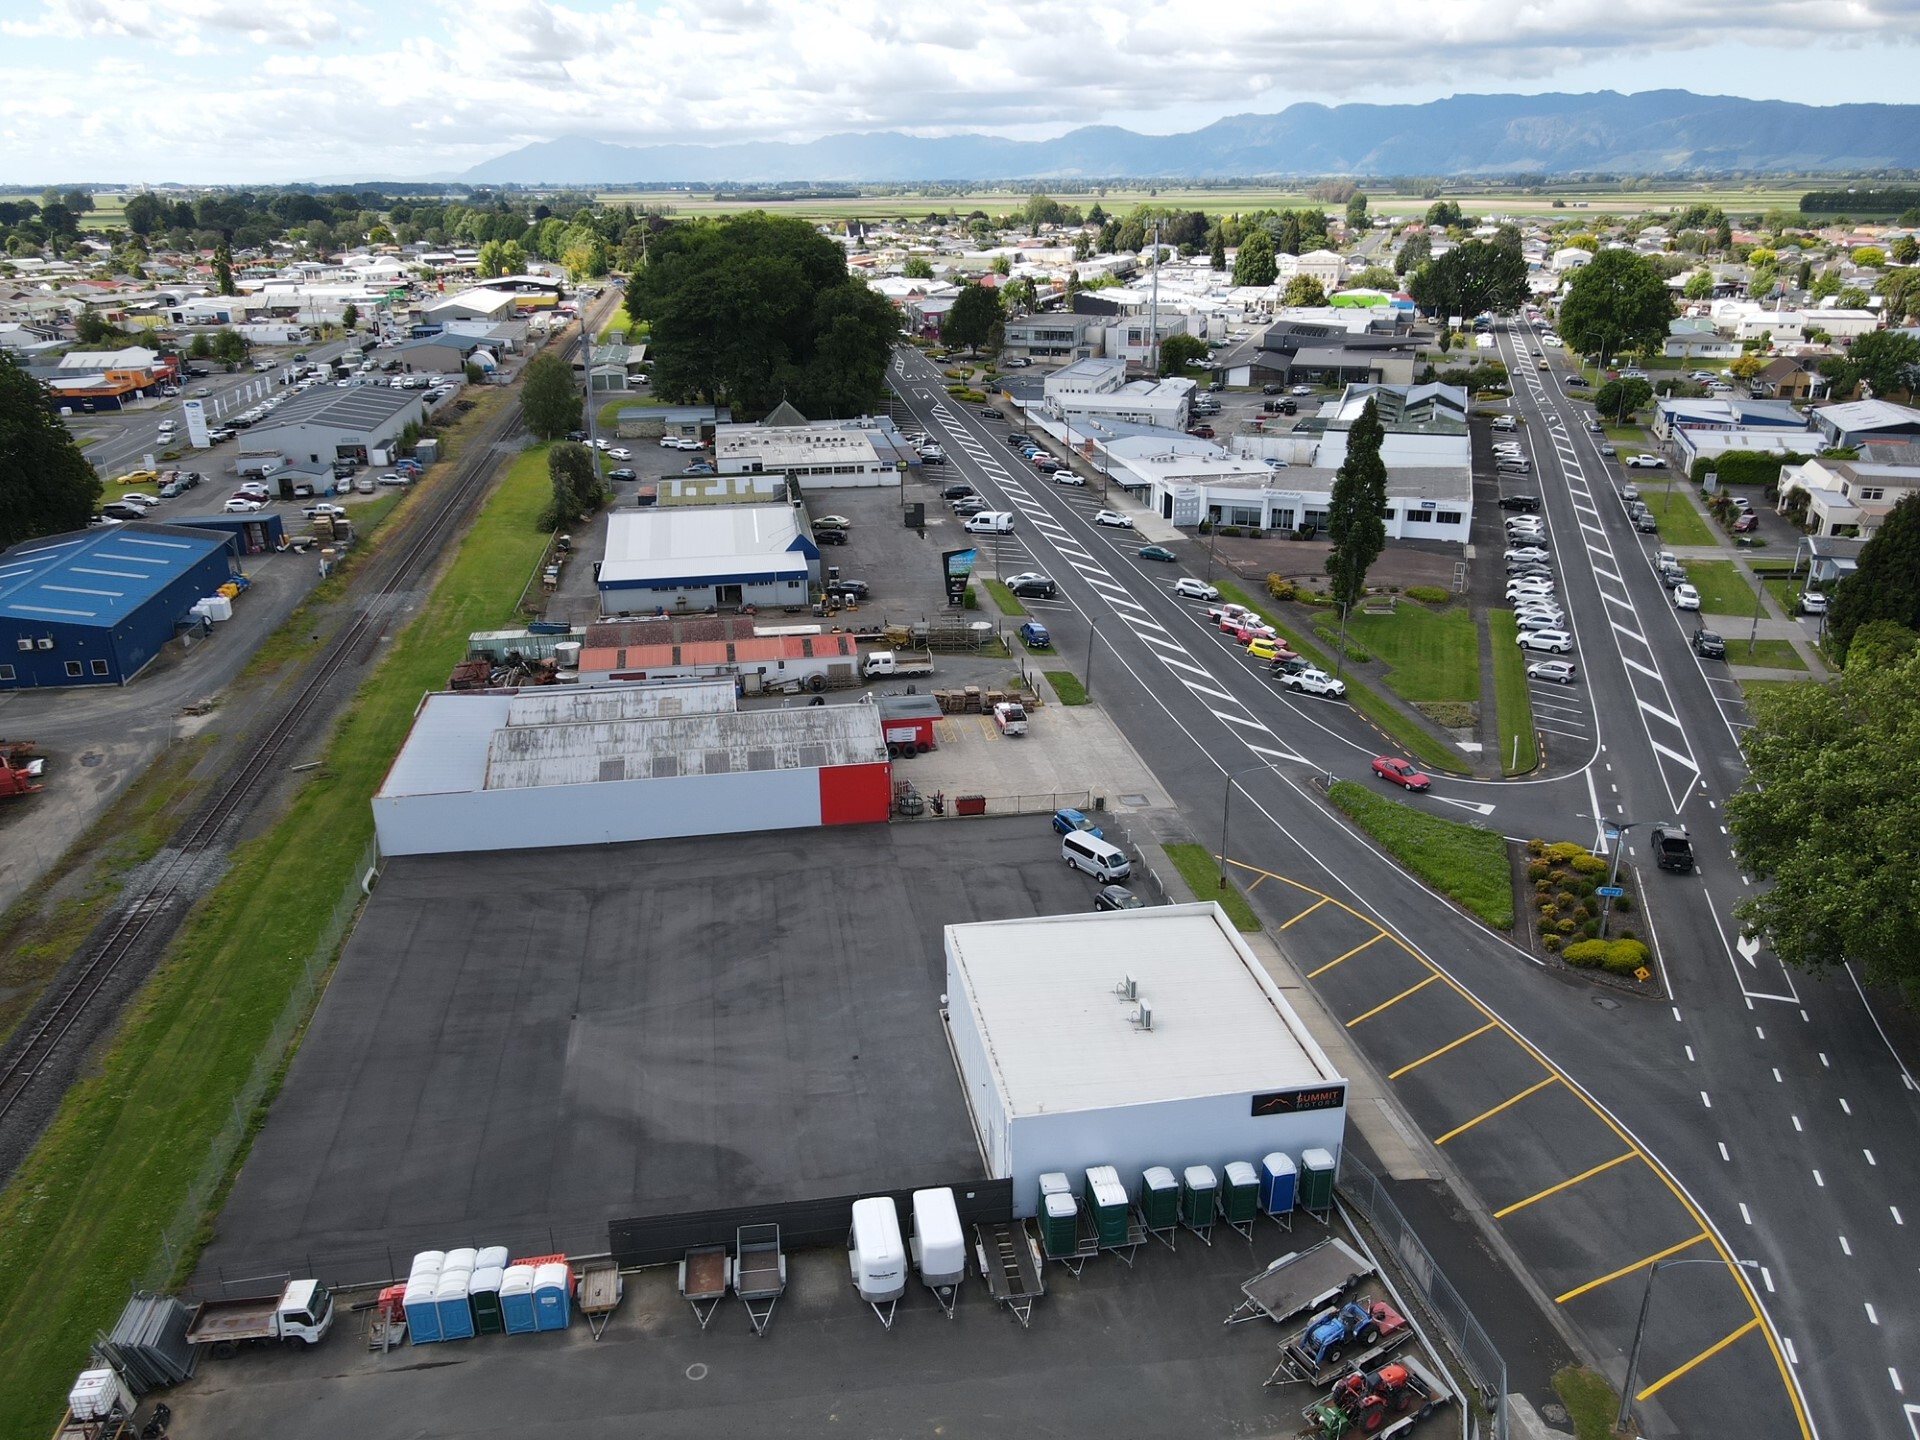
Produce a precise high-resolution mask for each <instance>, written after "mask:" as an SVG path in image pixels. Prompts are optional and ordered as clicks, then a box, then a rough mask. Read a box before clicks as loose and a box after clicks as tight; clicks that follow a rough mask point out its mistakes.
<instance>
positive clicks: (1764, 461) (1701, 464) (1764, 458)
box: [1693, 450, 1813, 489]
mask: <svg viewBox="0 0 1920 1440" xmlns="http://www.w3.org/2000/svg"><path fill="white" fill-rule="evenodd" d="M1812 458H1813V457H1812V456H1811V455H1797V454H1790V455H1770V454H1767V453H1766V452H1765V451H1761V450H1728V451H1726V452H1725V453H1724V454H1721V455H1718V456H1714V457H1712V458H1709V457H1707V456H1705V455H1702V456H1701V457H1700V458H1699V459H1698V460H1695V461H1694V462H1693V483H1694V484H1696V485H1698V484H1700V483H1702V482H1703V481H1704V480H1705V479H1706V477H1707V476H1708V475H1710V474H1714V473H1718V475H1719V476H1720V483H1721V484H1722V485H1764V486H1766V487H1768V488H1769V489H1778V488H1779V485H1780V467H1781V466H1782V465H1799V464H1802V463H1804V462H1805V461H1808V460H1811V459H1812Z"/></svg>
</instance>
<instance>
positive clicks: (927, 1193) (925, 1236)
mask: <svg viewBox="0 0 1920 1440" xmlns="http://www.w3.org/2000/svg"><path fill="white" fill-rule="evenodd" d="M913 1263H914V1264H915V1265H916V1266H918V1267H919V1270H920V1283H921V1284H923V1285H925V1286H926V1287H927V1288H928V1289H929V1290H931V1291H933V1294H934V1298H935V1299H937V1300H938V1301H939V1302H940V1308H941V1309H942V1310H945V1311H946V1312H947V1318H948V1319H949V1320H951V1319H952V1318H953V1303H954V1300H955V1299H956V1298H957V1297H958V1295H959V1293H960V1282H961V1281H962V1280H964V1279H966V1278H967V1240H966V1236H965V1235H964V1234H963V1233H962V1232H961V1229H960V1211H959V1208H958V1207H957V1206H956V1205H955V1204H954V1203H953V1191H952V1190H950V1189H947V1188H945V1187H942V1188H940V1189H937V1190H916V1191H914V1192H913Z"/></svg>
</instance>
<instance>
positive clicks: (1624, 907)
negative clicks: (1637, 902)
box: [1613, 895, 1633, 933]
mask: <svg viewBox="0 0 1920 1440" xmlns="http://www.w3.org/2000/svg"><path fill="white" fill-rule="evenodd" d="M1613 908H1614V910H1615V911H1616V912H1618V913H1619V914H1621V915H1631V914H1632V913H1633V897H1632V896H1631V895H1622V896H1620V897H1618V898H1617V899H1616V900H1615V901H1614V902H1613ZM1623 933H1625V932H1623Z"/></svg>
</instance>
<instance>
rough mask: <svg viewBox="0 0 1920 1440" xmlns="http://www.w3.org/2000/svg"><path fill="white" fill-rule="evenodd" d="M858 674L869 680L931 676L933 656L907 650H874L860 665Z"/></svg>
mask: <svg viewBox="0 0 1920 1440" xmlns="http://www.w3.org/2000/svg"><path fill="white" fill-rule="evenodd" d="M860 673H861V674H863V675H865V676H866V677H867V678H868V679H869V680H873V679H877V678H878V677H880V676H882V675H931V674H933V656H932V654H931V653H928V652H922V653H921V654H918V655H916V654H914V653H912V652H911V651H907V650H875V651H874V652H873V653H872V654H870V655H868V656H867V658H866V660H865V661H864V662H863V663H862V665H861V667H860Z"/></svg>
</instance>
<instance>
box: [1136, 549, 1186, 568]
mask: <svg viewBox="0 0 1920 1440" xmlns="http://www.w3.org/2000/svg"><path fill="white" fill-rule="evenodd" d="M1140 558H1141V559H1142V560H1158V561H1160V562H1161V563H1162V564H1165V565H1175V564H1178V563H1179V560H1180V557H1179V556H1178V555H1175V554H1174V553H1173V551H1171V550H1169V549H1167V547H1166V546H1164V545H1142V546H1141V547H1140Z"/></svg>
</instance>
